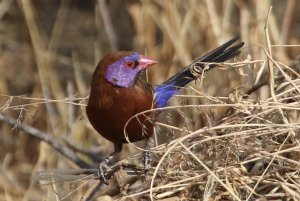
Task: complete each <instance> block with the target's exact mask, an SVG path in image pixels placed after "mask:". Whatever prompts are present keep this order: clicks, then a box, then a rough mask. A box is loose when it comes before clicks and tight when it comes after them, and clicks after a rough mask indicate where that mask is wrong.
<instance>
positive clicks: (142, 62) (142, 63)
mask: <svg viewBox="0 0 300 201" xmlns="http://www.w3.org/2000/svg"><path fill="white" fill-rule="evenodd" d="M154 64H158V62H157V61H155V60H152V59H150V58H148V57H146V56H144V55H141V54H140V55H139V69H141V70H144V69H146V68H149V67H150V66H153V65H154Z"/></svg>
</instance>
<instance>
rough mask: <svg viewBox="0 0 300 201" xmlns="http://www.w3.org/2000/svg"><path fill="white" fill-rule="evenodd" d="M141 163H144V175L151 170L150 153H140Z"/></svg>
mask: <svg viewBox="0 0 300 201" xmlns="http://www.w3.org/2000/svg"><path fill="white" fill-rule="evenodd" d="M142 161H143V163H144V171H145V174H146V173H147V172H148V170H149V169H150V168H151V152H150V151H143V153H142Z"/></svg>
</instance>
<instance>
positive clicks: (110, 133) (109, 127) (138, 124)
mask: <svg viewBox="0 0 300 201" xmlns="http://www.w3.org/2000/svg"><path fill="white" fill-rule="evenodd" d="M87 112H88V117H89V119H90V122H91V124H92V126H93V127H94V128H95V129H96V130H97V131H98V132H99V133H100V134H101V135H102V136H103V137H104V138H106V139H107V140H109V141H111V142H113V143H116V144H120V143H127V142H136V141H139V140H142V139H145V138H148V137H150V136H151V135H152V133H153V123H152V121H151V119H150V114H148V115H143V114H142V115H138V116H136V117H133V116H134V115H135V114H137V113H139V112H143V111H135V112H133V111H131V112H130V111H128V108H127V110H125V109H124V108H122V107H120V108H118V107H116V105H115V106H114V108H107V109H102V110H98V111H97V110H93V111H90V112H89V111H87ZM131 117H132V118H131ZM126 138H127V139H126Z"/></svg>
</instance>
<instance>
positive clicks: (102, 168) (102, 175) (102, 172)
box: [98, 160, 108, 185]
mask: <svg viewBox="0 0 300 201" xmlns="http://www.w3.org/2000/svg"><path fill="white" fill-rule="evenodd" d="M106 170H107V162H106V160H104V161H102V162H101V163H100V164H99V166H98V177H99V179H101V180H102V181H103V183H105V184H106V185H108V180H107V178H106Z"/></svg>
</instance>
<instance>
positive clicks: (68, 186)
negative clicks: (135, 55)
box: [0, 0, 300, 201]
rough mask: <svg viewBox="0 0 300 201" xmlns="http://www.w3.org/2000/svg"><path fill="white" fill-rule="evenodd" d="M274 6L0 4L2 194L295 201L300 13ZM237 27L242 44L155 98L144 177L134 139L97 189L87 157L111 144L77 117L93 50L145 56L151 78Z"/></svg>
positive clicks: (292, 6) (95, 55) (289, 4)
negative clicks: (153, 143)
mask: <svg viewBox="0 0 300 201" xmlns="http://www.w3.org/2000/svg"><path fill="white" fill-rule="evenodd" d="M270 3H271V4H268V1H259V2H256V1H239V0H234V1H218V0H215V1H210V0H207V1H194V0H190V1H179V0H175V1H160V0H155V1H107V2H106V1H101V0H98V1H94V2H92V1H91V2H89V3H86V2H84V3H83V2H82V1H71V0H66V1H58V0H57V1H53V2H47V1H38V0H35V1H26V0H20V1H16V2H15V1H12V0H3V1H2V2H1V3H0V20H1V24H0V30H1V32H0V35H1V39H0V42H1V54H0V58H1V59H0V77H1V79H0V122H1V124H0V138H1V147H0V153H1V154H0V157H1V167H0V168H1V169H0V200H21V199H23V200H80V199H83V200H89V199H90V198H91V197H94V198H95V199H97V200H118V199H119V200H161V201H162V200H164V201H167V200H300V194H299V192H300V177H299V168H300V164H299V159H300V153H299V151H300V145H299V139H300V136H299V129H300V124H299V110H300V107H299V97H300V80H299V77H300V76H299V72H300V71H299V56H298V55H299V52H300V51H299V40H300V39H299V37H297V36H299V32H300V29H299V27H300V26H299V20H298V19H300V18H299V14H298V13H300V12H299V8H297V7H296V1H293V0H290V1H286V2H285V1H270ZM271 6H273V7H272V9H270V7H271ZM105 11H107V12H105ZM281 16H283V17H281ZM297 20H298V21H297ZM234 35H240V37H241V41H244V42H245V43H246V45H245V47H244V48H243V50H242V54H241V55H240V56H238V57H237V58H236V59H235V60H234V61H231V62H230V63H224V64H221V65H220V66H218V67H217V68H216V69H214V70H212V71H208V72H207V73H205V74H204V75H202V76H201V77H199V80H198V81H197V82H195V83H193V84H192V85H190V86H188V87H187V88H186V89H185V90H184V92H183V93H182V94H180V95H177V96H176V97H174V100H173V104H172V105H171V106H169V107H166V108H164V110H165V111H164V112H163V113H162V115H161V117H160V119H159V120H158V122H157V123H156V124H157V127H158V129H157V141H158V142H159V145H158V146H157V147H155V148H154V149H153V150H151V151H152V153H153V157H154V159H155V161H154V163H153V168H152V169H151V170H150V172H149V173H148V175H147V177H145V176H144V173H143V169H142V167H141V164H140V163H139V160H140V154H139V153H136V152H137V150H141V149H142V147H143V146H140V145H136V144H129V145H128V146H126V152H125V151H124V152H122V155H121V159H123V160H120V162H118V163H116V164H115V165H114V166H113V167H112V168H111V172H110V173H111V174H113V175H114V176H113V179H111V182H110V185H109V186H105V185H99V180H98V179H97V173H96V172H97V171H96V170H95V169H91V168H90V167H89V166H88V164H92V163H94V164H96V161H98V160H101V158H102V157H103V156H105V155H106V154H107V153H109V152H110V151H111V150H110V149H111V147H112V146H111V144H110V143H109V142H107V141H105V140H103V139H102V138H101V137H100V136H99V135H97V134H96V133H95V131H93V129H92V128H91V126H90V125H89V124H88V122H87V120H86V118H85V114H84V106H85V101H86V99H87V95H88V91H89V90H88V86H89V80H90V77H91V75H92V72H93V70H94V66H95V64H96V63H97V62H98V60H99V58H101V57H102V55H103V54H105V53H107V52H109V51H111V50H115V49H135V50H137V51H139V52H145V53H146V54H147V55H149V56H150V57H152V58H155V59H156V60H159V61H160V65H159V66H158V67H156V68H153V69H151V70H150V71H149V72H147V76H145V77H147V79H149V81H150V82H151V83H153V84H158V83H160V82H162V81H163V80H165V79H166V78H167V77H170V75H172V74H173V73H175V72H176V71H177V70H178V69H180V68H181V67H183V66H185V65H187V64H189V63H190V62H191V61H192V60H193V58H196V57H198V56H200V55H201V54H203V53H204V52H207V51H208V50H209V49H212V48H214V47H216V46H217V45H219V44H221V43H222V42H224V41H225V40H227V39H229V38H230V37H232V36H234ZM141 115H142V114H141ZM33 133H35V134H36V135H34V137H35V138H34V137H33ZM28 134H29V135H28ZM36 138H37V139H38V140H36ZM41 141H42V142H41ZM49 145H50V146H49ZM53 148H54V149H53ZM54 150H56V151H54ZM66 150H67V151H66ZM134 153H135V154H134ZM72 161H73V162H72ZM75 164H77V166H76V165H75ZM78 166H79V167H80V168H79V167H78ZM87 167H88V169H87V170H86V169H83V168H87ZM54 169H58V170H55V171H50V172H49V170H54ZM41 170H46V172H40V171H41ZM37 172H39V173H38V175H37ZM36 175H37V178H38V179H39V180H40V182H41V183H39V184H37V183H36V181H34V180H32V179H31V178H32V177H33V176H36ZM42 184H44V185H42Z"/></svg>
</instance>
